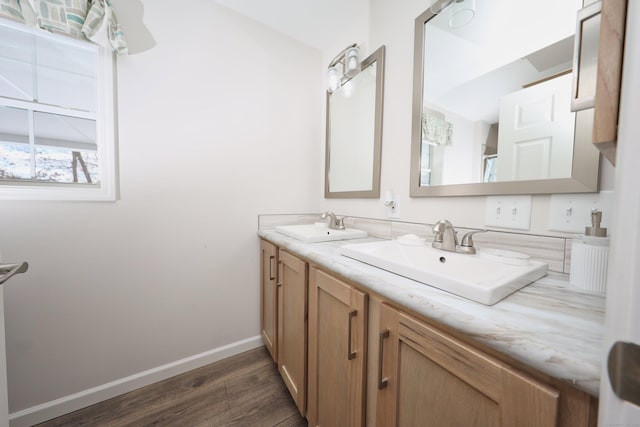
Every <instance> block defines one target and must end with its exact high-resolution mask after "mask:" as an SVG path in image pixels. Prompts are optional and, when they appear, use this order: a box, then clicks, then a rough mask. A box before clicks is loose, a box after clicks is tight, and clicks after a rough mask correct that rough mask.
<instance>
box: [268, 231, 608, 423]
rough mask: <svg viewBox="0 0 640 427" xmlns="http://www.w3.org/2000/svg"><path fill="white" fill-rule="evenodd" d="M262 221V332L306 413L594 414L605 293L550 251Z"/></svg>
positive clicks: (344, 418)
mask: <svg viewBox="0 0 640 427" xmlns="http://www.w3.org/2000/svg"><path fill="white" fill-rule="evenodd" d="M427 230H428V229H427V228H426V226H425V234H426V231H427ZM296 233H298V234H296ZM354 233H355V234H356V235H353V234H354ZM258 234H259V236H260V237H261V273H262V276H261V282H262V283H261V308H262V311H261V331H262V336H263V338H264V341H265V344H266V346H267V348H268V349H269V352H270V353H271V355H272V357H273V359H274V361H275V362H276V363H277V365H278V369H279V372H280V373H281V375H282V378H283V380H284V382H285V384H286V385H287V388H288V389H289V391H290V392H291V395H292V396H293V398H294V400H295V401H296V404H297V406H298V409H299V410H300V412H301V414H303V415H304V416H306V417H307V419H308V420H309V425H313V426H316V425H358V426H361V425H368V426H374V425H379V426H391V425H435V426H438V425H534V426H538V425H540V426H552V425H553V426H555V425H558V426H589V425H595V424H596V421H597V394H598V388H599V378H600V363H601V360H600V359H601V354H600V351H601V350H600V346H601V342H602V329H603V319H604V297H602V296H598V295H592V294H586V293H580V292H576V291H574V290H572V289H571V288H570V287H569V286H568V280H567V276H566V275H563V274H559V273H556V272H552V271H548V270H547V265H546V264H545V263H542V262H539V261H536V260H533V259H528V257H527V256H524V255H522V254H518V253H516V252H512V251H507V250H497V249H490V248H484V247H482V246H481V245H477V246H478V247H477V248H474V249H475V250H476V253H475V254H468V253H455V252H453V251H451V250H443V249H442V248H439V247H438V246H441V244H442V243H443V242H439V241H438V240H439V236H438V233H436V235H435V242H436V244H435V245H433V244H432V242H431V241H426V240H427V239H425V238H421V237H418V236H417V235H413V234H409V235H402V236H398V237H397V238H395V239H391V240H389V239H381V238H378V237H371V236H367V235H366V232H364V231H362V230H357V229H356V230H354V229H352V228H351V229H350V228H349V227H345V229H344V230H335V229H333V228H330V227H328V226H327V224H326V223H315V224H314V223H310V224H296V225H285V226H277V227H265V228H261V229H260V230H259V231H258ZM374 234H375V233H374ZM429 234H430V233H429ZM454 235H455V234H454ZM305 240H306V241H305ZM445 240H446V239H445ZM438 243H440V245H439V244H438ZM445 243H446V242H445ZM456 243H457V247H458V248H461V243H462V242H457V241H456ZM432 245H433V246H436V247H435V248H434V247H433V246H432ZM454 250H455V249H454ZM462 250H463V251H466V250H467V249H464V248H463V249H462ZM483 252H484V254H483ZM531 282H533V283H531ZM425 423H426V424H425Z"/></svg>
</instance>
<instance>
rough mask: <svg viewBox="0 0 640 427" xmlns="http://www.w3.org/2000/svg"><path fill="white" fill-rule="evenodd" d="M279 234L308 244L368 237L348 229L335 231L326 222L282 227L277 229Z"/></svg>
mask: <svg viewBox="0 0 640 427" xmlns="http://www.w3.org/2000/svg"><path fill="white" fill-rule="evenodd" d="M276 231H277V232H278V233H281V234H284V235H285V236H289V237H293V238H294V239H298V240H302V241H303V242H306V243H317V242H330V241H333V240H348V239H361V238H364V237H367V232H366V231H362V230H356V229H355V228H346V229H344V230H334V229H332V228H329V227H328V225H327V224H326V223H324V222H318V223H315V224H296V225H280V226H277V227H276Z"/></svg>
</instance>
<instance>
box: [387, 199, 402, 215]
mask: <svg viewBox="0 0 640 427" xmlns="http://www.w3.org/2000/svg"><path fill="white" fill-rule="evenodd" d="M392 200H393V207H391V206H387V218H395V219H398V218H400V196H398V195H397V194H393V196H392Z"/></svg>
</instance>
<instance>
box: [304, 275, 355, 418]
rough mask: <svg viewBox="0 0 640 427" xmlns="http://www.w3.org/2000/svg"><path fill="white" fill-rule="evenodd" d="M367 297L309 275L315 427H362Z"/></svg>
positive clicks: (337, 282)
mask: <svg viewBox="0 0 640 427" xmlns="http://www.w3.org/2000/svg"><path fill="white" fill-rule="evenodd" d="M366 319H367V295H366V294H364V293H362V292H360V291H358V290H357V289H355V288H353V287H352V286H350V285H348V284H346V283H344V282H342V281H340V280H338V279H336V278H334V277H332V276H330V275H329V274H327V273H325V272H323V271H321V270H318V269H316V268H312V269H311V272H310V275H309V390H308V392H309V395H308V397H309V399H308V411H307V419H308V420H309V425H310V426H327V427H333V426H344V427H349V426H362V425H363V422H364V395H365V394H364V385H365V383H364V370H365V365H366V363H365V360H366V354H365V353H366V351H365V349H366V325H367V321H366Z"/></svg>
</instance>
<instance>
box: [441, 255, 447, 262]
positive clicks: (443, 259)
mask: <svg viewBox="0 0 640 427" xmlns="http://www.w3.org/2000/svg"><path fill="white" fill-rule="evenodd" d="M440 262H441V263H443V264H444V263H445V262H447V259H446V258H445V257H443V256H441V257H440Z"/></svg>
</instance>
